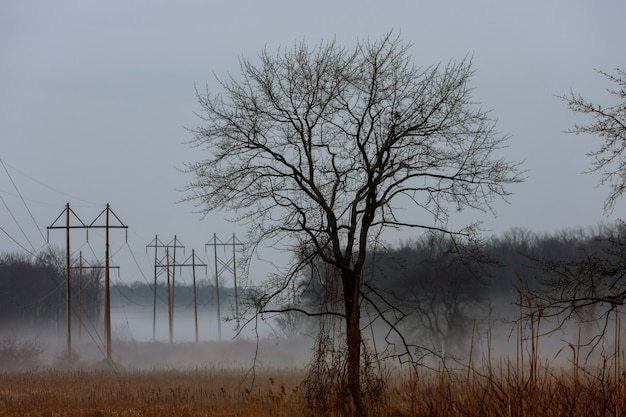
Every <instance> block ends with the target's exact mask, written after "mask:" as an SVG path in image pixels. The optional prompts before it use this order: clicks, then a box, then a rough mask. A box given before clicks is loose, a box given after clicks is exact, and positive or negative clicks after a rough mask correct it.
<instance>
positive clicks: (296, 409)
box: [0, 361, 626, 417]
mask: <svg viewBox="0 0 626 417" xmlns="http://www.w3.org/2000/svg"><path fill="white" fill-rule="evenodd" d="M613 365H614V363H613V362H610V361H607V362H606V363H604V364H600V366H598V367H595V368H590V369H578V370H577V371H576V372H575V371H574V369H573V368H572V369H552V368H550V367H549V366H547V365H541V364H539V365H537V367H536V370H537V373H536V374H534V376H533V378H534V380H530V379H529V378H530V375H531V373H530V372H528V369H527V372H525V373H524V375H525V376H524V378H522V373H521V372H520V370H518V369H517V366H516V365H515V364H514V363H512V362H510V361H501V362H499V363H498V364H495V365H493V366H492V368H481V369H478V368H476V367H472V368H470V370H469V372H465V371H463V372H459V373H454V372H433V371H424V372H422V371H419V370H418V371H415V370H412V371H411V372H408V371H406V370H405V371H402V370H398V371H395V372H393V373H390V374H389V377H388V378H386V379H387V380H386V381H385V382H386V383H385V388H384V390H385V391H384V395H383V396H381V397H379V398H378V399H377V400H376V403H372V402H368V399H366V404H367V405H368V406H369V408H370V410H372V412H371V415H372V416H380V417H385V416H388V417H392V416H393V417H401V416H441V417H443V416H446V417H448V416H485V417H489V416H622V415H625V414H626V372H624V369H618V371H617V372H615V369H614V367H613ZM304 376H305V375H304V372H303V371H298V370H274V371H262V372H259V373H257V375H256V379H255V381H254V382H252V381H251V380H250V379H249V378H248V377H249V375H247V374H246V371H243V370H242V371H233V370H219V369H204V370H190V371H175V370H169V371H149V372H138V371H134V372H133V371H126V372H122V373H114V372H103V371H94V372H84V371H43V372H10V373H4V374H0V416H2V417H4V416H7V417H9V416H11V417H12V416H20V417H21V416H81V417H89V416H174V417H176V416H181V417H182V416H186V417H191V416H251V417H261V416H278V417H280V416H320V415H322V414H321V413H320V410H319V409H316V407H315V406H313V405H312V404H309V403H308V402H307V395H306V393H305V392H304V389H303V388H302V385H301V381H302V380H303V379H304ZM328 395H329V398H330V397H332V396H334V393H331V392H329V393H328ZM324 410H325V411H324V413H325V414H324V415H329V416H332V415H338V414H337V413H339V412H340V411H336V412H334V411H332V410H329V408H328V407H325V408H324Z"/></svg>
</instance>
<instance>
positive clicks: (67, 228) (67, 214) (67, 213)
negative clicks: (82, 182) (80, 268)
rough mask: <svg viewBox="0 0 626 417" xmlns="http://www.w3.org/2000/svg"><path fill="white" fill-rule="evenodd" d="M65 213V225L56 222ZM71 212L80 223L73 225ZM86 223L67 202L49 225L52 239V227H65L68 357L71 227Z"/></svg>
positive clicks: (69, 346) (69, 351) (69, 352)
mask: <svg viewBox="0 0 626 417" xmlns="http://www.w3.org/2000/svg"><path fill="white" fill-rule="evenodd" d="M64 214H65V226H58V225H56V222H57V221H58V220H59V219H60V218H61V217H63V215H64ZM70 214H71V215H73V216H74V218H75V219H76V220H78V222H79V223H80V225H76V226H72V225H71V224H70ZM88 227H89V226H86V225H85V223H83V221H82V220H81V219H80V218H79V217H78V216H77V215H76V213H74V211H73V210H72V209H71V208H70V203H66V204H65V209H64V210H63V211H62V212H61V214H59V216H58V217H57V218H56V219H55V220H54V221H53V222H52V224H51V225H50V226H48V228H47V229H48V240H49V239H50V230H52V229H65V244H66V246H65V257H66V259H65V260H66V274H67V275H66V279H65V297H66V310H67V315H66V323H67V358H68V359H71V358H72V315H71V311H72V303H71V300H72V299H71V288H70V281H71V268H72V267H71V260H70V229H87V228H88Z"/></svg>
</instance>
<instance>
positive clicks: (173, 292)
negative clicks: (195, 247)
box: [168, 235, 185, 320]
mask: <svg viewBox="0 0 626 417" xmlns="http://www.w3.org/2000/svg"><path fill="white" fill-rule="evenodd" d="M177 242H178V243H180V241H177V239H176V235H174V239H173V240H172V241H170V243H168V247H170V248H173V249H174V256H173V257H172V266H173V268H174V269H172V320H174V304H175V302H174V297H175V295H176V248H181V249H185V246H183V245H177V244H176V243H177Z"/></svg>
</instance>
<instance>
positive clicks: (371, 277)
mask: <svg viewBox="0 0 626 417" xmlns="http://www.w3.org/2000/svg"><path fill="white" fill-rule="evenodd" d="M624 236H625V231H624V226H623V224H622V223H619V222H618V223H614V224H610V225H603V226H599V227H595V228H586V229H585V228H579V229H571V230H562V231H558V232H556V233H551V234H546V233H536V232H532V231H530V230H527V229H521V228H512V229H510V230H509V231H507V232H505V233H504V234H502V235H500V236H493V237H491V238H489V239H487V240H485V241H483V242H480V243H477V242H467V241H463V239H458V240H456V239H453V238H452V237H451V236H449V235H446V234H437V233H433V234H427V235H424V236H422V237H420V238H417V239H414V240H410V241H406V242H404V243H403V244H401V245H399V246H398V247H391V248H384V249H379V250H376V251H373V253H371V254H370V255H369V257H370V259H369V262H368V266H367V268H366V269H365V270H364V276H363V282H364V288H363V290H362V291H363V292H364V294H365V297H366V298H369V299H371V300H373V301H376V302H377V303H378V305H382V306H386V307H385V309H383V310H380V311H371V309H372V307H371V306H370V311H369V312H368V311H367V310H365V313H366V314H365V315H366V316H367V317H365V318H364V320H370V319H371V317H372V316H376V315H382V316H383V317H384V318H385V320H386V322H387V324H391V325H393V326H395V327H396V329H397V330H399V331H400V332H402V334H403V337H406V338H407V339H408V340H414V341H419V342H417V343H419V344H420V345H421V346H424V345H425V344H427V345H428V346H426V347H428V348H430V349H432V350H433V351H435V352H438V353H441V354H444V355H445V354H448V353H451V354H453V355H454V354H457V353H460V351H461V350H464V349H466V347H467V342H468V338H469V337H471V333H472V329H473V328H475V329H480V328H483V329H485V328H489V327H492V326H493V325H495V324H497V323H500V324H501V323H502V321H503V320H505V319H511V318H513V319H515V318H517V317H518V315H519V308H518V307H517V304H518V301H519V294H520V293H519V290H520V289H522V288H523V289H524V291H528V290H538V289H539V288H540V287H541V286H542V285H543V284H544V283H546V282H549V281H551V280H552V279H553V278H554V274H556V273H558V271H557V270H556V267H555V265H564V264H567V263H568V262H573V261H575V260H579V259H588V258H589V257H590V256H597V257H599V258H603V257H610V256H613V255H612V254H611V251H610V249H609V248H611V247H612V245H614V244H615V242H618V241H624ZM315 270H316V272H315V274H313V275H317V276H315V277H314V278H313V279H312V278H310V277H306V278H305V279H303V283H302V285H301V287H304V288H305V290H304V291H303V293H304V296H303V297H302V300H301V301H300V302H299V305H297V307H303V308H308V309H309V310H317V311H324V310H329V309H333V308H336V306H333V305H332V304H333V302H334V303H337V302H341V300H338V299H337V298H336V297H334V296H333V294H337V293H340V291H338V289H337V288H333V286H334V287H336V286H337V285H338V282H340V280H338V279H337V277H336V276H334V277H333V276H332V274H333V272H332V271H328V270H324V268H322V267H320V266H319V265H318V266H316V268H315ZM329 277H330V279H329ZM329 300H330V301H329ZM333 300H334V301H333ZM377 320H380V319H377ZM279 323H280V324H282V325H283V327H284V332H285V333H286V334H293V333H297V332H298V331H299V329H300V327H301V326H302V322H301V321H297V320H293V319H292V320H285V319H281V320H279ZM294 323H297V326H298V328H294V326H293V324H294ZM394 334H395V332H391V333H390V335H389V336H388V337H387V339H388V341H389V340H393V336H394ZM424 341H427V343H425V342H424Z"/></svg>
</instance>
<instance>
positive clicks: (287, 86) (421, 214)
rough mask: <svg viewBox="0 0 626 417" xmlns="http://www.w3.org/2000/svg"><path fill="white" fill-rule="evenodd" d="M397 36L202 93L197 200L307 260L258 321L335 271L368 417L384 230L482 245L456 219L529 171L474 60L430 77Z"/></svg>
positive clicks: (283, 57) (244, 66)
mask: <svg viewBox="0 0 626 417" xmlns="http://www.w3.org/2000/svg"><path fill="white" fill-rule="evenodd" d="M410 47H411V45H410V44H407V43H404V42H403V41H401V40H400V38H399V37H397V36H395V35H393V34H392V33H388V34H387V35H386V36H385V37H383V38H382V39H381V40H379V41H360V42H357V45H356V46H355V48H354V49H353V50H348V49H346V48H344V47H340V46H339V45H337V44H336V42H335V41H330V42H322V43H320V44H319V45H318V46H316V47H312V48H310V47H309V46H307V45H306V44H305V43H300V44H297V45H295V46H294V47H293V48H292V49H288V50H279V51H278V52H277V53H276V54H271V53H270V52H268V51H267V50H264V51H263V52H262V53H261V54H260V56H259V58H258V59H259V60H258V63H256V64H255V63H253V62H252V61H250V60H248V59H242V60H241V76H240V78H239V79H236V78H235V77H232V76H231V77H229V78H228V79H226V80H221V81H220V83H221V87H222V89H223V93H221V94H212V93H210V92H209V91H206V92H204V93H200V92H199V93H198V99H199V103H200V105H201V107H202V112H201V114H200V118H201V119H202V120H203V126H201V127H198V128H196V129H194V130H193V132H194V133H195V139H194V140H192V141H191V142H190V144H191V145H192V146H195V147H197V148H199V149H200V150H202V151H204V152H205V155H206V159H203V160H199V161H197V162H191V163H188V164H187V166H186V170H187V172H189V173H192V174H195V175H194V180H193V181H192V182H191V183H190V185H189V186H188V189H187V191H188V192H189V196H188V198H189V199H190V200H194V201H196V202H197V203H198V204H199V205H200V206H201V207H202V208H203V210H204V212H205V213H208V212H210V211H212V210H232V211H235V212H236V213H237V214H238V217H237V219H238V220H240V221H244V222H246V223H247V224H248V226H249V239H251V241H252V242H253V245H252V247H253V248H254V247H257V245H258V244H260V243H261V242H266V243H267V242H274V243H279V244H280V245H281V246H282V248H284V249H289V250H291V251H292V252H293V253H296V252H297V251H298V250H299V249H300V248H301V247H302V242H306V243H307V247H309V248H312V250H310V251H308V252H307V256H294V259H295V261H294V262H293V263H291V264H290V265H289V266H288V267H287V269H286V270H285V271H284V273H283V274H282V275H281V276H275V277H272V278H271V280H270V282H269V284H270V285H269V286H268V287H267V288H266V292H264V293H263V294H262V295H261V297H260V299H259V300H258V302H257V313H261V314H262V313H263V312H264V311H265V310H266V309H272V308H273V307H272V300H273V299H274V298H275V297H278V296H279V295H280V294H281V293H282V292H283V291H284V290H285V289H287V288H290V282H291V281H292V280H293V279H296V277H297V276H298V274H299V272H300V271H302V270H304V269H305V268H306V267H307V265H308V264H309V263H310V262H312V261H314V260H315V261H317V260H318V259H321V260H322V261H323V262H325V263H327V264H328V265H330V266H331V267H332V268H335V269H336V270H337V271H338V273H337V276H338V280H339V282H338V285H337V288H340V291H341V295H342V303H343V308H342V310H341V311H340V312H338V313H337V312H329V313H331V314H337V315H339V316H340V317H341V318H342V319H343V320H344V322H345V343H346V345H347V352H348V354H347V364H346V365H347V382H346V383H347V387H348V389H349V394H348V395H349V397H350V400H351V401H352V404H353V405H354V410H356V411H355V414H356V415H363V414H364V409H363V402H362V398H361V391H360V390H361V386H360V359H361V352H362V350H361V348H362V338H361V327H360V319H361V308H362V303H361V301H363V292H362V270H363V265H364V262H365V259H366V254H367V251H368V247H369V246H370V245H372V244H373V243H374V242H375V241H376V239H378V237H379V235H380V233H381V232H382V231H383V230H385V229H394V230H395V229H398V228H403V227H410V228H418V229H427V230H441V231H444V232H447V233H455V234H458V235H459V236H467V237H471V236H474V234H475V232H476V231H477V227H476V226H477V225H475V224H471V225H469V226H467V227H464V228H462V229H460V230H449V228H448V220H449V215H450V214H451V213H453V212H456V211H460V210H463V209H466V208H471V209H477V210H482V211H489V210H492V205H493V203H494V202H495V201H496V200H497V199H499V198H501V197H505V196H506V195H508V191H507V190H506V189H505V187H506V185H508V184H511V183H516V182H519V181H521V178H520V175H521V174H520V172H519V170H518V164H517V163H514V162H510V161H508V160H506V159H504V158H503V157H498V156H497V154H498V151H499V150H500V149H501V148H503V147H504V146H505V144H506V141H507V137H506V136H502V135H500V134H499V133H498V132H497V131H496V129H495V125H496V122H495V120H493V119H492V118H491V117H490V115H489V113H488V112H486V111H484V110H482V109H481V108H480V107H479V106H478V105H476V104H475V103H473V102H472V101H471V89H470V87H469V82H470V79H471V77H472V74H473V70H472V68H471V66H472V65H471V59H469V58H466V59H463V60H461V61H460V62H455V61H453V62H450V63H448V64H447V65H434V66H431V67H427V68H419V67H416V66H414V65H413V64H412V63H411V59H410V55H409V49H410Z"/></svg>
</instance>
